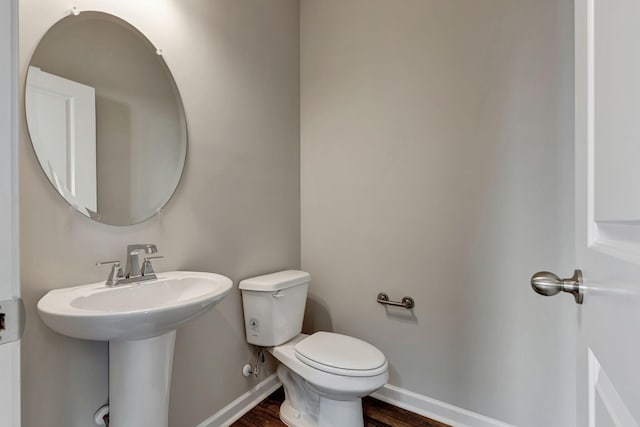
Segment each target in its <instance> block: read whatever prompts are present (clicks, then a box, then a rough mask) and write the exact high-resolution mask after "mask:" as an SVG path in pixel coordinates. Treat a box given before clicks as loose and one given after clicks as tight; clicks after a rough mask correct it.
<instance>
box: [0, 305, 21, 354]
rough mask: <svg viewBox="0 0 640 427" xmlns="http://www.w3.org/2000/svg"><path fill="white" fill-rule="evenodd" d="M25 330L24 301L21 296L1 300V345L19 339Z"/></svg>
mask: <svg viewBox="0 0 640 427" xmlns="http://www.w3.org/2000/svg"><path fill="white" fill-rule="evenodd" d="M22 331H24V303H23V302H22V299H20V298H14V299H8V300H4V301H0V345H2V344H7V343H10V342H13V341H17V340H19V339H20V338H21V337H22Z"/></svg>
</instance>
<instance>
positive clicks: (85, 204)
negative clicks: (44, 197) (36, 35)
mask: <svg viewBox="0 0 640 427" xmlns="http://www.w3.org/2000/svg"><path fill="white" fill-rule="evenodd" d="M25 109H26V116H27V125H28V128H29V134H30V136H31V141H32V144H33V148H34V150H35V153H36V156H37V157H38V161H39V162H40V165H41V167H42V170H43V172H44V173H45V174H46V176H47V177H48V178H49V181H50V182H51V184H52V185H53V187H54V188H55V189H56V190H57V191H58V193H59V194H60V195H61V196H62V197H63V198H64V199H65V200H66V201H67V202H68V203H70V204H71V205H72V206H74V207H75V208H76V209H77V210H78V211H79V212H81V213H83V214H84V215H86V216H89V217H91V218H93V219H95V220H97V221H100V222H103V223H107V224H113V225H129V224H135V223H138V222H141V221H144V220H145V219H148V218H149V217H151V216H152V215H154V214H155V213H156V212H158V211H159V210H160V208H162V207H163V206H164V205H165V203H167V201H168V200H169V199H170V198H171V195H172V194H173V192H174V190H175V188H176V186H177V185H178V182H179V180H180V176H181V174H182V169H183V166H184V161H185V156H186V147H187V128H186V120H185V115H184V110H183V107H182V102H181V100H180V95H179V93H178V89H177V87H176V84H175V81H174V80H173V77H172V76H171V73H170V71H169V69H168V67H167V65H166V63H165V62H164V59H163V58H162V56H161V52H160V51H158V50H157V49H156V48H155V47H154V46H153V45H152V44H151V43H150V42H149V40H147V39H146V38H145V37H144V35H142V34H141V33H140V32H139V31H138V30H136V29H135V28H134V27H133V26H131V25H130V24H128V23H127V22H125V21H123V20H121V19H119V18H116V17H114V16H112V15H108V14H104V13H99V12H83V13H81V14H80V15H78V16H74V15H70V16H68V17H66V18H64V19H62V20H60V21H58V22H57V23H56V24H55V25H54V26H53V27H51V29H49V31H48V32H47V33H46V34H45V36H44V37H43V38H42V40H41V41H40V43H39V44H38V47H37V48H36V50H35V52H34V54H33V57H32V59H31V63H30V66H29V70H28V73H27V84H26V94H25Z"/></svg>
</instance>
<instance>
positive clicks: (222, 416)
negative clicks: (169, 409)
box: [198, 374, 282, 427]
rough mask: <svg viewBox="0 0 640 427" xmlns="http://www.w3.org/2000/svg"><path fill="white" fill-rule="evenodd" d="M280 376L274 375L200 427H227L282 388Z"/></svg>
mask: <svg viewBox="0 0 640 427" xmlns="http://www.w3.org/2000/svg"><path fill="white" fill-rule="evenodd" d="M281 385H282V384H280V381H278V376H277V375H276V374H272V375H270V376H268V377H267V378H265V379H264V380H262V381H261V382H260V383H258V384H257V385H255V386H254V387H252V388H251V389H250V390H249V391H247V392H246V393H245V394H243V395H242V396H240V397H238V398H237V399H236V400H234V401H233V402H231V403H229V404H228V405H227V406H225V407H224V408H222V409H220V410H219V411H218V412H216V413H215V414H213V415H212V416H210V417H209V418H207V419H206V420H204V421H203V422H201V423H200V424H198V427H227V426H229V425H230V424H233V423H234V422H235V421H237V420H238V419H239V418H240V417H242V416H243V415H244V414H246V413H247V412H249V411H250V410H251V409H252V408H253V407H254V406H256V405H257V404H258V403H260V402H262V401H263V400H264V399H265V398H266V397H267V396H269V395H270V394H271V393H273V392H274V391H276V390H277V389H278V387H280V386H281Z"/></svg>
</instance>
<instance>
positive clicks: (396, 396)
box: [198, 374, 514, 427]
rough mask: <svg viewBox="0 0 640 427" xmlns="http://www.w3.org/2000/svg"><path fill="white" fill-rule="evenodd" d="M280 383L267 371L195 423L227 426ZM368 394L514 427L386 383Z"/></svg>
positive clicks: (439, 414) (434, 415) (430, 413)
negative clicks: (239, 394) (261, 378)
mask: <svg viewBox="0 0 640 427" xmlns="http://www.w3.org/2000/svg"><path fill="white" fill-rule="evenodd" d="M281 385H282V384H281V383H280V381H278V377H277V375H276V374H272V375H270V376H269V377H267V378H265V379H264V380H262V381H261V382H260V383H259V384H257V385H255V386H254V387H253V388H251V389H250V390H249V391H247V392H246V393H245V394H243V395H242V396H240V397H238V398H237V399H236V400H234V401H233V402H231V403H230V404H228V405H227V406H225V407H224V408H222V409H221V410H219V411H218V412H216V413H215V414H213V415H212V416H211V417H209V418H207V419H206V420H204V421H203V422H201V423H200V424H198V427H228V426H229V425H230V424H233V423H234V422H235V421H237V420H238V419H240V417H242V416H243V415H244V414H246V413H247V412H249V411H250V410H251V409H252V408H253V407H255V406H256V405H257V404H258V403H260V402H262V401H263V400H264V399H265V398H266V397H267V396H269V395H270V394H271V393H273V392H274V391H276V390H277V389H278V387H280V386H281ZM371 396H372V397H375V398H376V399H378V400H382V401H383V402H387V403H389V404H391V405H394V406H397V407H399V408H402V409H406V410H407V411H411V412H414V413H416V414H419V415H423V416H425V417H427V418H431V419H433V420H436V421H440V422H443V423H445V424H449V425H451V426H453V427H514V426H512V425H511V424H507V423H504V422H502V421H498V420H496V419H493V418H489V417H485V416H484V415H480V414H476V413H475V412H471V411H467V410H466V409H462V408H458V407H457V406H453V405H450V404H448V403H444V402H440V401H439V400H435V399H431V398H430V397H426V396H423V395H421V394H418V393H414V392H412V391H409V390H405V389H403V388H400V387H396V386H393V385H390V384H387V385H385V386H384V387H382V388H381V389H380V390H378V391H377V392H375V393H373V394H372V395H371Z"/></svg>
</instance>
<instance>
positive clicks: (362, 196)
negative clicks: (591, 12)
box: [301, 0, 576, 427]
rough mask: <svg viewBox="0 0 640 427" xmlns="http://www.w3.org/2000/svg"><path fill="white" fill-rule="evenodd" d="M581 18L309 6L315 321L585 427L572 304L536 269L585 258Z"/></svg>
mask: <svg viewBox="0 0 640 427" xmlns="http://www.w3.org/2000/svg"><path fill="white" fill-rule="evenodd" d="M572 24H573V23H572V2H571V1H570V0H523V1H513V0H483V1H478V0H459V1H445V0H403V1H393V2H392V1H388V0H305V1H303V2H301V63H302V67H301V135H302V142H301V159H302V160H301V170H302V184H301V185H302V268H303V269H304V270H307V271H309V272H310V273H311V277H312V279H313V282H312V284H311V288H310V292H311V297H310V302H309V309H308V312H307V325H306V328H307V330H313V329H333V330H335V331H338V332H343V333H347V334H351V335H354V336H356V337H359V338H362V339H365V340H368V341H369V342H371V343H373V344H375V345H376V346H378V347H379V348H380V349H381V350H382V351H384V352H385V353H386V355H387V357H388V359H389V362H390V366H391V368H390V369H391V371H390V383H391V384H394V385H397V386H400V387H402V388H405V389H408V390H410V391H413V392H417V393H420V394H423V395H426V396H429V397H431V398H435V399H438V400H440V401H444V402H447V403H450V404H453V405H456V406H459V407H462V408H465V409H468V410H472V411H475V412H478V413H480V414H483V415H487V416H490V417H494V418H497V419H499V420H502V421H506V422H509V423H513V424H516V425H519V426H523V427H525V426H530V427H534V426H563V427H564V426H570V425H575V422H574V419H575V415H574V412H575V404H574V397H573V396H574V394H575V390H574V387H575V381H574V376H575V375H574V373H575V370H574V366H573V363H574V361H575V347H574V346H575V342H574V339H573V337H572V331H573V328H574V327H575V310H576V306H575V305H574V303H573V301H572V300H571V298H561V297H556V298H547V299H545V298H542V297H539V296H537V295H535V294H534V293H533V292H532V291H531V289H530V287H529V284H528V282H529V278H530V276H531V274H532V273H534V272H535V271H537V270H542V269H548V270H550V271H558V272H559V273H562V274H568V275H570V273H571V271H572V269H573V265H572V261H573V259H572V258H573V255H572V252H571V251H570V250H569V248H571V247H572V242H573V240H572V227H573V226H572V218H573V213H572V206H573V191H572V180H573V177H572V173H573V171H572V164H573V157H572V155H573V153H572V145H573V131H572V127H573V123H572V114H573V105H572V90H573V89H572V84H573V83H572V82H573V79H572V76H573V62H572V61H573V59H572V57H573V54H572V52H573V50H572V46H573V45H572ZM380 291H386V292H388V293H389V295H390V296H391V298H393V299H400V298H402V296H404V295H411V296H413V297H414V298H415V300H416V308H415V310H413V314H412V315H410V314H409V313H407V312H404V311H402V310H399V311H398V310H392V309H389V310H385V309H384V308H383V307H382V306H380V305H378V304H376V303H375V298H376V295H377V293H378V292H380Z"/></svg>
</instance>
